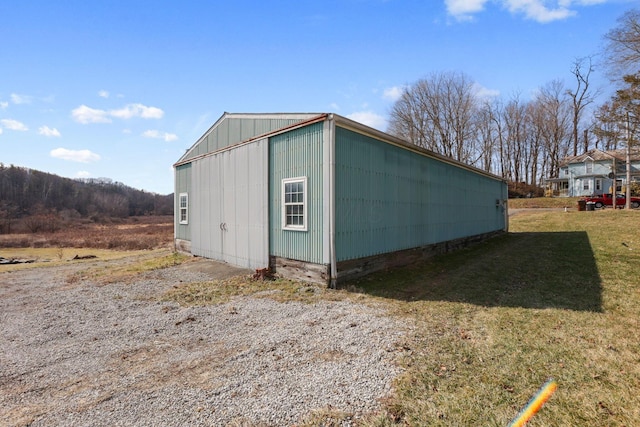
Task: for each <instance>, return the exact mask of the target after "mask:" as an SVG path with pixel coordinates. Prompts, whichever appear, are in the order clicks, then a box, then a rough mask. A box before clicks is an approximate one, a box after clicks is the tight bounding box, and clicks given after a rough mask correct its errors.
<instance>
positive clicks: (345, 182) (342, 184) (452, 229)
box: [335, 126, 504, 261]
mask: <svg viewBox="0 0 640 427" xmlns="http://www.w3.org/2000/svg"><path fill="white" fill-rule="evenodd" d="M335 173H336V190H335V192H336V195H335V197H336V256H337V260H338V261H344V260H348V259H356V258H362V257H366V256H372V255H378V254H382V253H388V252H394V251H398V250H402V249H409V248H414V247H419V246H424V245H429V244H433V243H438V242H443V241H448V240H453V239H457V238H461V237H466V236H473V235H477V234H482V233H487V232H491V231H495V230H502V229H503V228H504V214H503V211H502V210H501V209H499V208H497V207H496V199H502V198H503V194H504V193H503V190H504V189H503V187H504V183H502V182H501V181H499V180H496V179H492V178H490V177H488V176H484V175H480V174H478V173H475V172H473V171H471V170H468V169H463V168H461V167H456V166H454V165H451V164H447V163H444V162H442V161H439V160H437V159H434V158H431V157H428V156H424V155H421V154H418V153H415V152H412V151H409V150H406V149H403V148H401V147H397V146H394V145H391V144H387V143H384V142H382V141H379V140H376V139H374V138H371V137H368V136H365V135H362V134H359V133H356V132H353V131H350V130H347V129H343V128H340V127H338V126H336V172H335Z"/></svg>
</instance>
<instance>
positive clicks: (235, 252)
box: [191, 140, 269, 269]
mask: <svg viewBox="0 0 640 427" xmlns="http://www.w3.org/2000/svg"><path fill="white" fill-rule="evenodd" d="M267 146H268V145H267V140H261V141H258V142H254V143H252V144H246V145H243V146H240V147H237V148H235V149H232V150H228V151H224V152H222V153H219V154H216V155H213V156H210V157H207V158H205V159H202V160H201V161H200V162H198V163H203V164H202V165H201V166H202V167H201V168H199V169H201V171H200V173H198V174H194V176H198V177H199V178H197V179H202V181H200V185H198V186H197V187H198V189H197V193H198V195H199V196H200V197H199V199H198V200H199V201H200V202H201V203H202V204H203V205H205V206H200V209H198V212H199V213H200V215H199V216H200V218H199V219H200V221H199V222H200V223H201V224H200V225H199V226H198V228H199V229H200V232H201V233H200V236H199V238H196V237H195V236H194V238H193V239H192V248H191V251H192V252H193V253H194V254H195V255H200V254H199V253H197V251H200V252H201V256H205V257H209V258H213V259H217V260H219V261H225V262H228V263H230V264H233V265H238V266H241V267H246V268H251V269H254V268H264V267H267V266H268V265H269V243H268V242H269V240H268V209H267V206H268V205H267V200H268V186H267V179H268V178H267ZM194 184H195V183H194ZM195 187H196V186H195V185H194V189H195ZM194 203H195V202H194ZM204 223H208V224H204ZM195 226H196V225H195V224H194V231H195ZM196 240H198V244H197V245H196ZM194 246H199V248H200V249H197V248H194Z"/></svg>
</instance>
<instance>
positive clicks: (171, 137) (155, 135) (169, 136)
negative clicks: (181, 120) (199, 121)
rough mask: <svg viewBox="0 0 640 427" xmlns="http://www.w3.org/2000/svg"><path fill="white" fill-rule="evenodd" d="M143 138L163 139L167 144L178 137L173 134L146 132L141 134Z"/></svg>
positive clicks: (154, 131) (155, 131)
mask: <svg viewBox="0 0 640 427" xmlns="http://www.w3.org/2000/svg"><path fill="white" fill-rule="evenodd" d="M142 136H143V137H145V138H154V139H164V140H165V141H167V142H171V141H175V140H177V139H178V135H176V134H175V133H167V132H160V131H159V130H155V129H154V130H147V131H144V132H143V133H142Z"/></svg>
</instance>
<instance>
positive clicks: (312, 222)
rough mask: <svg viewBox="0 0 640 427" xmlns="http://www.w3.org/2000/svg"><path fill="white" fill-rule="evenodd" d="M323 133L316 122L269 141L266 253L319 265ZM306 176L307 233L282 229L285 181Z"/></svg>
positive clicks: (319, 124)
mask: <svg viewBox="0 0 640 427" xmlns="http://www.w3.org/2000/svg"><path fill="white" fill-rule="evenodd" d="M322 130H323V124H322V123H316V124H312V125H309V126H305V127H303V128H300V129H296V130H292V131H290V132H286V133H283V134H280V135H276V136H274V137H271V138H270V139H269V200H270V206H269V253H270V254H271V255H273V256H278V257H283V258H289V259H296V260H300V261H306V262H311V263H317V264H321V263H322V249H323V246H322V209H323V193H322V190H323V185H322V179H323V177H322V166H323V163H322V162H323V157H322V154H323V153H322V141H323V138H322ZM302 176H306V177H307V194H306V196H307V221H308V227H307V231H293V230H283V229H282V195H281V185H282V180H283V179H284V178H295V177H302Z"/></svg>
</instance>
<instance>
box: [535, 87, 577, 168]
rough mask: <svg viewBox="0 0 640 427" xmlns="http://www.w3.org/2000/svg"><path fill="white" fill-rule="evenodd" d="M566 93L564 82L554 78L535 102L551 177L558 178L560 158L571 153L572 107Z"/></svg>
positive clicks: (541, 91)
mask: <svg viewBox="0 0 640 427" xmlns="http://www.w3.org/2000/svg"><path fill="white" fill-rule="evenodd" d="M564 93H565V90H564V84H563V83H562V82H561V81H560V80H553V81H551V82H550V83H548V84H546V85H545V86H544V87H542V88H541V89H540V92H539V93H538V95H537V96H536V98H535V100H534V102H536V103H538V106H537V108H540V115H539V116H538V119H539V120H540V121H541V122H540V123H539V124H538V126H540V130H541V132H542V134H541V136H542V142H543V144H544V149H545V156H546V157H547V161H548V168H547V172H548V174H549V175H550V177H551V178H557V177H558V172H559V170H560V160H561V159H562V158H564V157H566V156H567V155H568V153H569V144H570V136H571V130H570V128H571V124H570V123H571V119H570V114H571V113H570V108H569V105H568V102H567V99H566V98H565V97H564V96H563V95H564Z"/></svg>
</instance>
